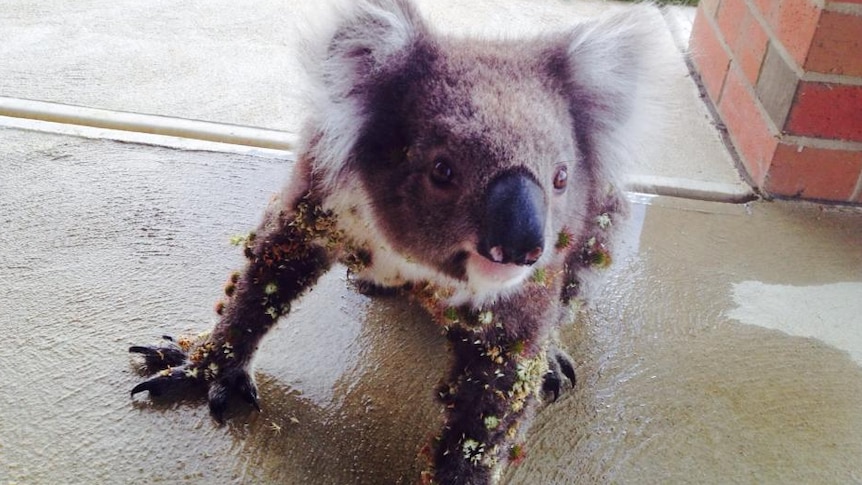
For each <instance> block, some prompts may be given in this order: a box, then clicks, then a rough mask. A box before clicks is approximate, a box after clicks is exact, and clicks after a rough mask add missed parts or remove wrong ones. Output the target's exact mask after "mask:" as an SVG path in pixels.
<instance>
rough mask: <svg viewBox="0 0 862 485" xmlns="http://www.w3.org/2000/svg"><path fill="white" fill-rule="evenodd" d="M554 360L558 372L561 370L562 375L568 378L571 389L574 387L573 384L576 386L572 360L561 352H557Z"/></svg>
mask: <svg viewBox="0 0 862 485" xmlns="http://www.w3.org/2000/svg"><path fill="white" fill-rule="evenodd" d="M556 360H557V363H558V364H560V370H562V371H563V374H564V375H565V376H566V377H568V379H569V382H571V383H572V387H575V384H577V382H578V381H577V379H576V378H575V366H574V364H573V363H572V358H571V357H569V355H568V354H566V353H564V352H563V351H558V353H557V359H556Z"/></svg>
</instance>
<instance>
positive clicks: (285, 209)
mask: <svg viewBox="0 0 862 485" xmlns="http://www.w3.org/2000/svg"><path fill="white" fill-rule="evenodd" d="M655 14H656V12H655V10H654V8H653V7H649V6H640V7H632V8H630V9H626V10H625V11H624V12H623V13H621V14H617V15H614V16H610V17H608V18H603V19H599V20H593V21H590V22H587V23H583V24H580V25H576V26H574V27H572V28H570V29H569V30H566V31H562V32H557V33H548V34H544V35H541V36H539V37H535V38H528V39H517V40H515V39H505V40H504V39H479V38H456V37H453V36H450V35H444V34H441V33H438V32H435V31H434V30H433V29H432V28H431V27H430V26H429V25H428V24H427V23H426V21H425V20H423V18H422V17H421V16H420V14H419V12H418V10H417V9H416V8H415V7H414V6H412V5H411V4H410V3H409V2H408V1H407V0H363V1H360V2H358V3H356V4H355V5H353V6H352V7H351V8H350V9H348V10H346V11H344V12H342V13H341V14H340V16H339V18H338V20H337V21H335V22H333V26H332V29H331V31H330V32H329V34H328V35H327V36H326V40H325V42H321V43H320V44H319V45H318V46H317V48H316V51H314V52H316V55H317V56H318V57H317V58H316V61H315V62H314V63H313V65H312V66H311V70H312V72H311V76H312V78H313V79H314V85H315V86H314V91H313V95H312V103H313V105H312V107H311V109H309V113H310V115H309V119H308V121H307V123H306V125H305V128H304V130H303V133H302V142H301V145H300V148H299V150H298V159H297V162H296V165H295V169H294V171H293V173H292V176H291V179H290V180H289V182H288V183H287V184H286V187H285V188H284V190H283V191H282V192H281V193H280V194H279V195H277V196H276V197H275V198H274V199H273V201H272V202H271V203H270V205H269V207H268V209H267V210H266V212H265V214H264V217H263V220H262V222H261V223H260V225H259V226H258V227H257V229H256V230H255V231H254V232H253V233H250V234H249V235H248V237H247V238H245V240H244V253H245V257H246V259H247V262H246V264H245V267H244V269H243V270H242V271H241V272H237V273H234V274H233V275H231V277H230V280H229V282H228V283H227V286H226V287H225V299H224V300H223V301H222V302H221V303H220V304H219V305H218V307H217V313H218V314H219V320H218V323H217V324H216V325H215V328H213V329H212V331H211V332H209V333H208V334H205V335H203V336H200V337H198V338H180V339H174V338H170V337H165V339H164V341H162V342H161V343H159V344H157V345H145V346H133V347H131V348H130V349H129V350H130V352H133V353H136V354H141V355H142V356H143V366H144V368H145V370H146V371H147V372H149V373H150V374H151V376H150V377H149V379H148V380H146V381H144V382H141V383H139V384H138V385H136V386H135V387H134V388H133V389H132V395H133V396H134V395H135V394H137V393H139V392H143V391H149V393H150V394H151V395H159V394H162V393H163V392H166V391H171V390H175V389H183V388H186V387H189V388H190V387H201V386H203V387H204V388H205V389H206V390H207V398H208V402H209V409H210V412H211V414H212V416H213V417H214V419H215V420H216V421H218V422H222V421H223V420H224V415H225V411H226V408H227V403H228V398H229V397H230V396H232V395H233V396H239V397H241V398H243V399H245V400H246V401H248V403H250V404H251V405H252V406H254V407H256V408H257V409H258V410H260V406H259V396H258V392H257V388H256V386H255V381H254V378H253V372H252V369H251V367H252V359H253V357H254V355H255V352H256V351H257V349H258V346H259V344H260V342H261V339H262V338H263V337H264V336H265V335H266V334H267V332H268V331H269V330H270V329H271V328H272V327H273V326H274V325H275V324H276V322H278V321H279V319H281V318H282V317H284V316H286V315H288V314H289V313H290V309H291V304H292V303H293V302H294V301H295V300H296V299H297V298H299V297H301V296H302V295H303V294H304V293H305V292H307V291H308V290H309V289H310V288H311V287H312V286H313V285H314V284H315V282H316V281H317V280H318V278H319V277H320V276H321V275H322V274H324V273H325V272H327V271H328V270H330V269H331V268H332V267H333V266H334V265H336V264H339V265H343V266H346V268H347V270H348V272H349V274H350V279H351V280H352V281H355V282H357V286H358V287H359V288H361V289H364V290H365V291H368V292H380V291H385V292H394V293H397V294H399V295H403V296H405V297H407V298H410V299H412V300H413V301H414V302H416V304H419V305H421V306H422V307H424V308H425V309H426V310H427V311H428V313H429V314H430V316H431V318H432V319H433V320H434V321H435V322H436V323H437V324H439V326H440V328H441V329H442V332H443V333H444V334H445V337H446V339H447V341H448V343H449V346H450V355H451V363H450V366H449V368H448V371H447V373H446V375H445V377H444V378H443V380H442V383H441V385H440V386H439V388H437V389H429V392H434V393H435V394H436V395H437V396H438V397H439V399H440V401H441V404H442V405H443V406H444V407H445V425H444V426H443V427H442V429H441V430H440V432H439V434H438V435H437V436H436V437H435V438H434V439H433V441H432V442H431V443H429V444H428V447H427V449H428V450H429V451H428V455H429V464H428V468H427V470H425V471H424V472H423V473H422V475H421V477H417V479H421V481H423V482H424V483H441V484H461V483H464V484H486V483H493V482H495V481H496V480H498V479H499V477H500V475H501V473H502V470H503V469H504V466H506V465H507V464H508V463H510V462H517V461H518V460H519V458H521V457H522V455H523V450H522V448H521V445H520V444H519V440H520V439H521V438H522V437H523V434H524V433H525V431H526V423H527V422H529V420H530V418H531V416H532V415H533V414H534V412H535V410H536V408H537V406H538V404H539V403H540V402H541V400H542V398H543V397H550V398H551V399H556V397H557V395H558V394H559V392H560V390H561V389H562V388H563V387H565V386H564V383H565V381H566V380H568V381H571V383H572V385H574V382H575V373H574V366H573V363H572V360H571V358H570V357H568V355H566V354H565V352H563V351H562V350H561V349H560V348H558V346H557V345H556V343H555V338H554V336H555V333H556V329H557V327H558V326H559V325H560V324H561V322H564V321H566V320H568V319H570V318H571V316H572V310H571V309H572V307H573V303H575V302H578V301H579V299H580V298H581V297H582V296H583V290H584V285H585V284H586V283H587V282H588V280H589V279H590V277H591V276H590V275H591V274H592V273H593V272H594V271H595V270H596V269H597V268H602V267H605V266H607V265H608V264H609V263H610V255H611V249H612V242H613V239H614V234H615V233H616V232H617V228H618V227H619V225H620V223H621V222H622V220H623V218H624V216H625V214H626V201H625V198H624V196H623V193H622V187H621V184H620V178H619V177H620V173H621V167H622V166H623V165H624V164H625V163H626V162H627V161H628V160H630V159H633V158H636V157H637V156H638V155H639V154H640V151H641V149H642V147H643V146H644V144H645V143H644V142H646V141H648V140H649V139H650V138H649V135H648V134H647V132H648V131H649V127H650V126H653V125H655V123H657V122H658V121H659V114H658V110H657V109H654V106H653V105H654V103H653V102H652V101H651V98H650V96H651V94H650V93H652V92H654V91H656V89H655V88H656V86H660V84H661V83H660V82H657V81H655V80H651V79H652V78H653V77H654V76H650V73H651V69H652V65H651V59H650V56H651V55H653V52H652V51H651V50H650V49H651V47H650V46H651V45H653V44H654V41H653V39H654V37H655V36H656V35H657V34H656V32H657V29H659V28H661V27H660V26H657V25H654V22H653V21H651V20H649V19H651V18H654V17H655ZM659 17H660V16H659ZM646 144H647V145H648V143H646ZM339 267H341V266H339Z"/></svg>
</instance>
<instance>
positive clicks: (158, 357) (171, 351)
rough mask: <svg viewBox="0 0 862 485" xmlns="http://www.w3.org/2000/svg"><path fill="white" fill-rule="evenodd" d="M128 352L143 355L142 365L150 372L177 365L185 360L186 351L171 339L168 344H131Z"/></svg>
mask: <svg viewBox="0 0 862 485" xmlns="http://www.w3.org/2000/svg"><path fill="white" fill-rule="evenodd" d="M129 352H131V353H134V354H141V355H143V356H144V365H145V366H146V367H147V369H148V370H150V371H151V372H154V371H157V370H159V369H165V368H168V367H177V366H180V365H182V364H183V363H184V362H185V361H186V353H185V352H184V351H183V349H181V348H180V347H179V346H178V345H176V344H175V343H173V341H172V340H171V341H170V343H169V344H168V345H164V346H154V345H146V346H144V345H133V346H131V347H129Z"/></svg>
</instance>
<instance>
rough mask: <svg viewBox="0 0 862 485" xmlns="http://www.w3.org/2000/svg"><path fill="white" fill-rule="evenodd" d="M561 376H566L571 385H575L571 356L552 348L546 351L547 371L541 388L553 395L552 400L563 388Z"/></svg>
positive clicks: (555, 398)
mask: <svg viewBox="0 0 862 485" xmlns="http://www.w3.org/2000/svg"><path fill="white" fill-rule="evenodd" d="M562 376H566V378H568V380H569V382H571V383H572V387H575V382H576V380H575V366H574V362H573V361H572V358H571V357H569V354H567V353H565V352H564V351H562V350H560V349H559V348H552V349H550V350H549V352H548V372H547V373H546V374H545V378H544V381H543V382H542V390H543V391H544V392H545V393H546V394H551V395H553V400H554V401H556V400H557V398H558V397H560V392H561V391H562V389H563V379H562Z"/></svg>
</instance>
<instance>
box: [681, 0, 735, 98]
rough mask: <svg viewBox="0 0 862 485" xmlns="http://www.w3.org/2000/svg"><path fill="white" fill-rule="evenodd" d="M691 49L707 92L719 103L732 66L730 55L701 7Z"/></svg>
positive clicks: (693, 28)
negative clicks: (726, 77)
mask: <svg viewBox="0 0 862 485" xmlns="http://www.w3.org/2000/svg"><path fill="white" fill-rule="evenodd" d="M689 49H690V51H691V57H692V60H693V61H694V63H695V65H696V66H697V70H698V72H699V73H700V77H701V79H702V81H703V85H704V87H705V88H706V92H707V94H708V95H709V97H710V99H712V101H713V102H714V103H716V104H717V103H718V102H719V100H720V99H721V90H722V89H723V86H724V78H725V75H726V74H727V68H728V66H730V55H729V54H728V53H727V51H726V50H725V49H724V46H722V44H721V41H719V37H718V34H717V33H716V32H715V31H714V30H713V28H712V25H710V22H709V21H708V20H707V18H706V16H705V14H704V13H703V11H702V10H701V9H697V14H696V15H695V18H694V26H693V27H692V33H691V41H690V43H689Z"/></svg>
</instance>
